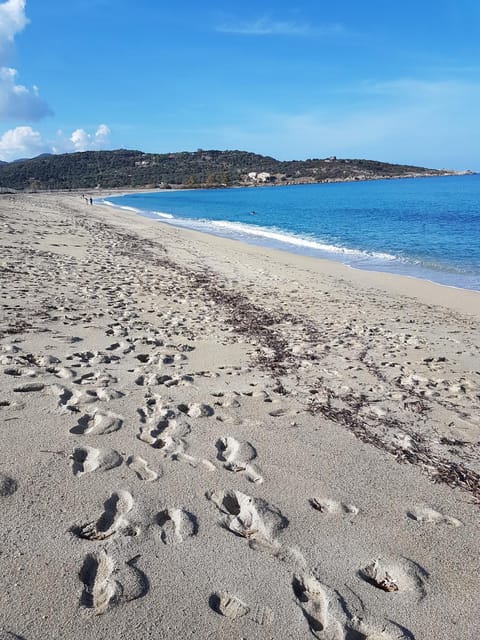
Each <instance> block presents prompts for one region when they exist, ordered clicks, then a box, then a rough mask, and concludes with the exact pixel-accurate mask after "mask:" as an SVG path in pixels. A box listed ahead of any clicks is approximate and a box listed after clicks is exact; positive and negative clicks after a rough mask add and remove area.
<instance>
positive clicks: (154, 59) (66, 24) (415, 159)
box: [0, 0, 480, 170]
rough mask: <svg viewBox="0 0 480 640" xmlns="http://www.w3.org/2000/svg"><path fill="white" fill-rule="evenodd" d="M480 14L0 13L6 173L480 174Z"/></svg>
mask: <svg viewBox="0 0 480 640" xmlns="http://www.w3.org/2000/svg"><path fill="white" fill-rule="evenodd" d="M479 34H480V1H479V0H454V1H453V0H422V2H418V0H403V1H402V2H401V3H399V2H398V3H397V2H388V1H386V0H367V1H366V2H358V0H343V2H330V1H328V2H327V1H326V0H309V1H301V0H299V1H298V2H296V3H292V2H291V1H289V2H287V1H286V0H275V1H273V0H264V1H263V2H258V0H257V1H255V2H253V1H251V0H244V1H243V2H241V3H226V2H215V1H211V0H203V1H202V2H198V0H195V1H194V0H183V1H182V2H181V3H180V2H168V3H167V2H161V1H160V0H135V2H131V0H71V1H66V0H7V1H4V0H0V160H6V161H10V160H13V159H17V158H20V157H31V156H35V155H38V154H40V153H45V152H49V153H64V152H71V151H84V150H88V149H116V148H128V149H139V150H141V151H145V152H154V153H167V152H174V151H194V150H196V149H198V148H202V149H241V150H245V151H254V152H256V153H261V154H264V155H271V156H273V157H276V158H278V159H280V160H286V159H299V160H302V159H307V158H323V157H327V156H331V155H336V156H337V157H341V158H368V159H372V160H381V161H384V162H399V163H405V164H415V165H421V166H427V167H432V168H443V167H445V168H452V169H459V170H462V169H472V170H480V37H479Z"/></svg>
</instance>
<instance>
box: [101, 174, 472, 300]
mask: <svg viewBox="0 0 480 640" xmlns="http://www.w3.org/2000/svg"><path fill="white" fill-rule="evenodd" d="M95 202H96V204H102V205H106V206H111V207H118V208H121V209H126V210H131V211H135V212H136V213H138V214H140V215H143V216H147V217H149V218H151V219H152V220H156V221H158V223H160V224H168V225H174V226H177V227H186V228H188V229H195V230H197V231H202V232H205V233H210V234H213V235H216V236H221V237H225V238H233V239H235V240H240V241H242V242H246V243H249V244H253V245H257V246H260V247H268V248H275V249H282V250H284V251H289V252H292V253H298V254H303V255H308V256H313V257H317V258H327V259H330V260H336V261H338V262H342V263H343V264H345V265H348V266H350V267H352V268H355V269H366V270H370V271H382V272H387V273H394V274H401V275H404V276H411V277H414V278H421V279H425V280H430V281H432V282H437V283H440V284H443V285H448V286H451V287H457V288H462V289H471V290H476V291H480V175H465V176H445V177H435V178H405V179H398V180H397V179H395V180H373V181H364V182H343V183H341V182H339V183H325V184H309V185H290V186H266V187H263V186H262V187H245V188H225V189H194V190H181V191H174V190H172V191H164V192H151V193H133V194H125V195H121V196H112V197H108V198H98V199H96V201H95Z"/></svg>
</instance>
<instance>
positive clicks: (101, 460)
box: [70, 446, 123, 476]
mask: <svg viewBox="0 0 480 640" xmlns="http://www.w3.org/2000/svg"><path fill="white" fill-rule="evenodd" d="M70 462H71V465H72V470H73V475H75V476H81V475H83V474H84V473H91V472H92V471H108V470H109V469H113V468H114V467H118V466H120V465H121V464H122V462H123V458H122V456H121V455H120V454H119V453H118V451H115V449H95V448H93V447H87V446H85V447H77V448H75V449H74V450H73V453H72V454H71V456H70Z"/></svg>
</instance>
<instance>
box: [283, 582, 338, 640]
mask: <svg viewBox="0 0 480 640" xmlns="http://www.w3.org/2000/svg"><path fill="white" fill-rule="evenodd" d="M292 588H293V592H294V594H295V596H296V598H297V601H298V605H299V606H300V608H301V609H302V612H303V615H304V616H305V619H306V620H307V622H308V626H309V628H310V631H311V632H312V634H313V635H314V636H315V637H316V638H320V639H321V640H343V638H344V637H345V634H344V629H343V627H342V625H341V624H340V623H339V622H338V621H337V620H335V618H333V617H332V616H331V615H330V613H329V604H330V603H329V600H328V597H327V594H326V592H325V590H324V588H323V587H322V585H321V584H320V582H319V581H318V580H317V579H316V578H315V577H314V576H312V575H308V574H304V575H301V576H294V578H293V581H292Z"/></svg>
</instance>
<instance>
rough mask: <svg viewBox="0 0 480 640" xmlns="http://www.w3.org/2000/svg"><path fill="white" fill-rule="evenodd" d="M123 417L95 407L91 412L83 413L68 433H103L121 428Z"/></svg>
mask: <svg viewBox="0 0 480 640" xmlns="http://www.w3.org/2000/svg"><path fill="white" fill-rule="evenodd" d="M122 425H123V418H122V416H119V415H116V414H115V413H112V412H110V411H100V410H99V409H96V410H95V411H93V413H92V414H88V413H87V414H85V415H83V416H82V417H81V418H80V419H79V421H78V424H76V425H75V426H74V427H72V428H71V429H70V433H74V434H77V435H79V434H81V435H86V434H90V435H105V434H107V433H113V432H114V431H118V430H119V429H121V428H122Z"/></svg>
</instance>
